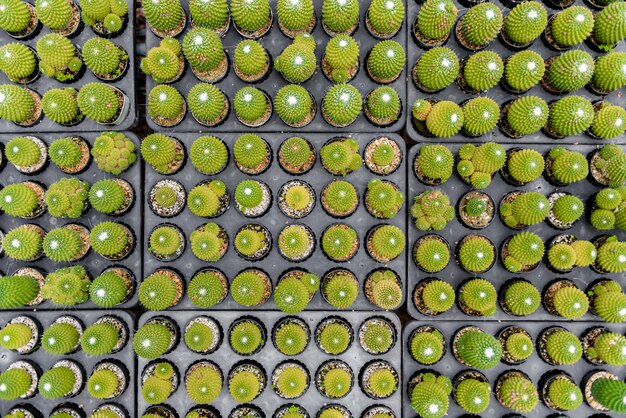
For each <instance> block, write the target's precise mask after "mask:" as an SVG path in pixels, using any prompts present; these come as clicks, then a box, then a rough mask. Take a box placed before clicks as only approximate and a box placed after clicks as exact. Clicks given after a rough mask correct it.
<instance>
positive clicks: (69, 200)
mask: <svg viewBox="0 0 626 418" xmlns="http://www.w3.org/2000/svg"><path fill="white" fill-rule="evenodd" d="M88 195H89V184H88V183H86V182H84V181H81V180H79V179H78V178H76V177H73V178H62V179H60V180H59V181H57V182H56V183H52V184H51V185H50V187H49V188H48V191H47V192H46V197H45V201H46V205H47V207H48V212H49V213H50V215H52V216H56V217H61V218H74V219H77V218H79V217H80V216H81V215H82V214H83V212H84V211H85V210H86V209H87V198H88Z"/></svg>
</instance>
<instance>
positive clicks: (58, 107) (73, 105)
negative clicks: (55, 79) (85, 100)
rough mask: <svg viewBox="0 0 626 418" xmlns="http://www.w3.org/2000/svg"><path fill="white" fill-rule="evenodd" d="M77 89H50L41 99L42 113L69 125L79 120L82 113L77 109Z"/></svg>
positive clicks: (55, 120) (57, 121)
mask: <svg viewBox="0 0 626 418" xmlns="http://www.w3.org/2000/svg"><path fill="white" fill-rule="evenodd" d="M77 93H78V92H77V91H76V90H75V89H73V88H71V87H68V88H64V89H50V90H48V91H47V92H46V93H45V94H44V95H43V97H42V99H41V106H42V109H43V113H44V115H46V116H47V117H48V118H49V119H50V120H52V121H54V122H56V123H59V124H61V125H69V124H72V123H76V121H81V120H82V118H83V115H82V114H81V113H80V111H79V110H78V103H77V101H76V96H77Z"/></svg>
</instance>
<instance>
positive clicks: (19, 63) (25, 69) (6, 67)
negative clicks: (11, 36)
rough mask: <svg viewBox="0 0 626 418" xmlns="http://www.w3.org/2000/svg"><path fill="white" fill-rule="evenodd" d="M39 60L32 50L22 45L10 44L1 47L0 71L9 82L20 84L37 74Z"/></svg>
mask: <svg viewBox="0 0 626 418" xmlns="http://www.w3.org/2000/svg"><path fill="white" fill-rule="evenodd" d="M36 66H37V58H36V57H35V54H34V52H33V50H32V49H30V48H28V47H27V46H26V45H23V44H20V43H9V44H6V45H4V46H2V47H0V71H2V72H4V73H5V74H6V75H7V77H8V78H9V80H11V81H13V82H15V83H19V82H23V81H29V80H28V79H29V78H32V77H31V76H32V75H33V74H35V71H36Z"/></svg>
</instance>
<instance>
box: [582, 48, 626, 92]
mask: <svg viewBox="0 0 626 418" xmlns="http://www.w3.org/2000/svg"><path fill="white" fill-rule="evenodd" d="M625 67H626V52H609V53H608V54H604V55H601V56H599V57H598V58H596V64H595V71H594V72H593V77H592V79H591V87H592V88H593V89H595V90H598V91H600V92H602V93H610V92H612V91H615V90H617V89H619V88H622V87H624V86H625V85H626V71H624V68H625Z"/></svg>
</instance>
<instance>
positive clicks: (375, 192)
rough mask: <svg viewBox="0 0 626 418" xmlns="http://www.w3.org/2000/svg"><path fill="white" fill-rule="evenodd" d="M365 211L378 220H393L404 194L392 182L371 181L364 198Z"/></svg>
mask: <svg viewBox="0 0 626 418" xmlns="http://www.w3.org/2000/svg"><path fill="white" fill-rule="evenodd" d="M364 202H365V207H366V209H367V211H368V212H369V213H370V214H371V215H372V216H374V217H375V218H378V219H392V218H394V217H395V216H396V215H397V214H398V212H399V211H400V209H401V208H402V205H403V203H404V193H403V192H402V191H400V188H399V187H398V186H397V185H396V184H395V183H393V182H391V181H388V180H380V179H377V178H374V179H371V180H370V181H369V182H368V183H367V190H366V191H365V196H364Z"/></svg>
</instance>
